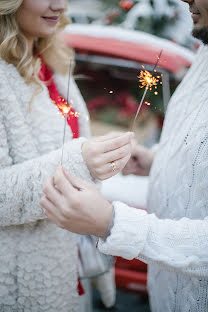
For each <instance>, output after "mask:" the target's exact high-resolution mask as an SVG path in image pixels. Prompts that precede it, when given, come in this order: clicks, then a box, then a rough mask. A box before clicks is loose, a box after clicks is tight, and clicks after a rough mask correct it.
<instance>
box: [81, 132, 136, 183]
mask: <svg viewBox="0 0 208 312" xmlns="http://www.w3.org/2000/svg"><path fill="white" fill-rule="evenodd" d="M133 136H134V134H133V133H132V132H127V133H110V134H108V135H105V136H101V137H95V138H93V139H91V140H88V141H86V142H85V143H84V144H83V145H82V155H83V159H84V161H85V163H86V164H87V167H88V169H89V171H90V174H91V176H92V177H93V178H94V179H99V180H105V179H109V178H110V177H112V176H114V175H115V174H117V173H119V172H121V171H122V170H123V168H124V167H125V165H126V163H127V162H128V160H129V158H130V157H131V151H132V138H133Z"/></svg>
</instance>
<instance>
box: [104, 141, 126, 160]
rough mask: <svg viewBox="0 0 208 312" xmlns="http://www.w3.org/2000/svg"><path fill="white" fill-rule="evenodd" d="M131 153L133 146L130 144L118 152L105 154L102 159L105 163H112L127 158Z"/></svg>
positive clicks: (117, 150)
mask: <svg viewBox="0 0 208 312" xmlns="http://www.w3.org/2000/svg"><path fill="white" fill-rule="evenodd" d="M130 153H131V144H130V143H128V144H126V145H124V146H122V147H120V148H118V149H116V150H113V151H110V152H108V153H105V154H104V155H103V157H102V159H103V162H104V163H111V162H112V161H116V160H119V159H122V158H125V157H126V156H127V155H129V154H130Z"/></svg>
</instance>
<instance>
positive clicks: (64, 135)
mask: <svg viewBox="0 0 208 312" xmlns="http://www.w3.org/2000/svg"><path fill="white" fill-rule="evenodd" d="M71 76H72V60H70V63H69V77H68V86H67V97H66V100H67V103H68V105H69V88H70V82H71ZM68 112H69V111H68V110H67V111H64V113H65V119H64V134H63V146H62V153H61V165H62V164H63V157H64V145H65V138H66V124H67V116H68Z"/></svg>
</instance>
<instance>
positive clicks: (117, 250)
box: [98, 202, 149, 260]
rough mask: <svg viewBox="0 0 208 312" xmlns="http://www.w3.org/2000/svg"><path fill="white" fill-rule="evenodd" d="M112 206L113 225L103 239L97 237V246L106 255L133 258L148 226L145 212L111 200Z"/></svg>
mask: <svg viewBox="0 0 208 312" xmlns="http://www.w3.org/2000/svg"><path fill="white" fill-rule="evenodd" d="M113 206H114V209H115V218H114V225H113V227H112V229H111V233H110V235H109V236H108V237H107V238H106V239H105V240H102V239H99V242H98V248H99V250H100V251H101V252H103V253H105V254H108V255H113V256H120V257H123V258H125V259H128V260H131V259H134V258H136V257H138V255H139V254H140V252H141V251H142V249H143V248H144V245H145V242H146V238H147V233H148V228H149V224H148V218H147V213H146V211H143V210H139V209H135V208H131V207H129V206H127V205H125V204H123V203H120V202H113Z"/></svg>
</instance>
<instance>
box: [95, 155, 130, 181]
mask: <svg viewBox="0 0 208 312" xmlns="http://www.w3.org/2000/svg"><path fill="white" fill-rule="evenodd" d="M130 156H131V154H128V155H127V156H126V157H124V158H121V159H118V160H116V161H113V162H112V163H107V164H106V165H105V166H103V167H102V168H101V169H99V170H98V172H97V173H98V174H99V178H100V180H106V179H109V178H111V177H112V176H114V175H116V174H118V173H119V172H121V171H122V170H123V168H124V167H125V165H126V163H127V162H128V160H129V158H130Z"/></svg>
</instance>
